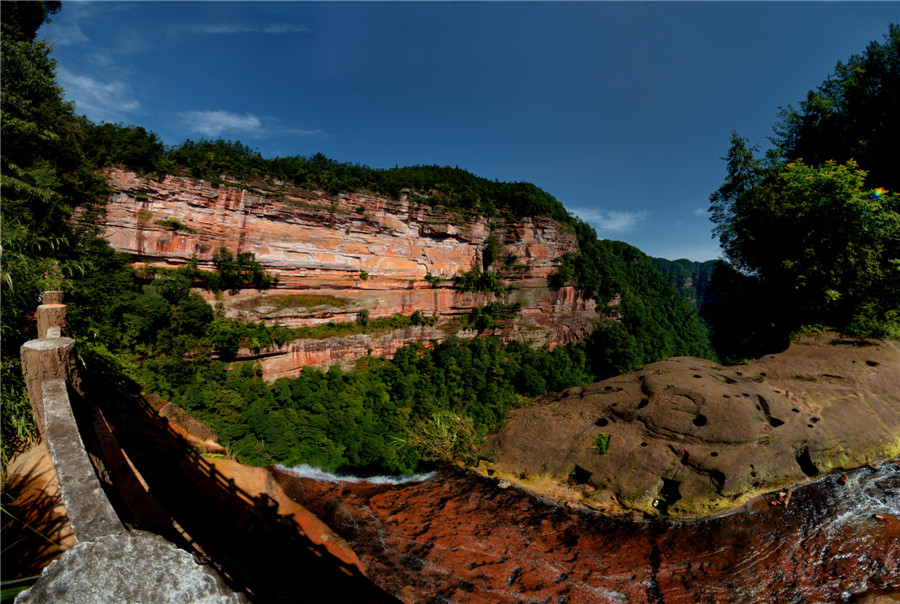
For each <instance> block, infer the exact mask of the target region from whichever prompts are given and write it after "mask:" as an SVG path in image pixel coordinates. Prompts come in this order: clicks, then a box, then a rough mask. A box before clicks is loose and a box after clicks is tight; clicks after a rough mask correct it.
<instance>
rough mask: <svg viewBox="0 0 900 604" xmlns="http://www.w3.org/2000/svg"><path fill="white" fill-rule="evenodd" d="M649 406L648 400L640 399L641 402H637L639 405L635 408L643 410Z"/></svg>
mask: <svg viewBox="0 0 900 604" xmlns="http://www.w3.org/2000/svg"><path fill="white" fill-rule="evenodd" d="M649 404H650V399H647V398H642V399H641V402H639V403H638V404H637V408H638V409H643V408H644V407H646V406H647V405H649Z"/></svg>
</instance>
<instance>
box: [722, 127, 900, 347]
mask: <svg viewBox="0 0 900 604" xmlns="http://www.w3.org/2000/svg"><path fill="white" fill-rule="evenodd" d="M728 161H729V175H730V176H729V180H728V181H727V182H726V184H725V185H723V187H722V188H720V189H719V191H718V192H716V194H714V195H713V197H712V201H713V220H714V221H715V222H716V223H717V225H718V226H717V228H716V231H717V233H718V235H719V241H720V243H721V245H722V249H723V251H724V252H725V254H726V256H727V257H728V258H729V260H730V261H731V262H732V263H733V264H734V266H735V267H736V268H738V269H741V270H744V271H746V272H747V273H748V274H751V275H753V276H754V277H756V278H757V279H758V280H759V281H760V286H759V288H760V290H761V291H765V292H766V294H767V297H766V299H765V300H761V301H760V302H762V303H763V304H767V305H777V308H778V311H777V312H776V313H775V314H776V315H777V322H778V323H779V324H780V325H781V326H782V327H783V329H785V330H791V329H796V328H797V327H799V326H800V325H802V324H809V323H822V324H827V325H831V326H835V327H838V328H841V329H854V330H856V331H859V332H861V333H868V334H871V335H881V336H885V335H891V334H900V302H898V301H900V196H898V195H896V194H893V193H889V192H881V191H873V190H871V189H869V190H867V189H865V185H864V179H865V171H863V170H860V169H859V168H858V167H857V165H856V163H855V162H853V161H848V162H847V164H845V165H839V164H835V163H834V162H826V163H825V164H824V165H823V166H822V167H820V168H813V167H810V166H807V165H806V164H804V163H802V162H800V161H796V162H790V163H785V162H782V161H780V160H778V159H772V158H768V159H766V160H759V159H756V158H755V157H753V154H752V151H751V150H749V149H747V147H746V141H744V140H743V139H741V138H740V137H734V138H733V139H732V148H731V150H730V151H729V154H728Z"/></svg>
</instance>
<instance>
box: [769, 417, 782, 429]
mask: <svg viewBox="0 0 900 604" xmlns="http://www.w3.org/2000/svg"><path fill="white" fill-rule="evenodd" d="M769 425H770V426H772V427H773V428H777V427H778V426H783V425H784V422H783V421H782V420H780V419H778V418H777V417H770V418H769Z"/></svg>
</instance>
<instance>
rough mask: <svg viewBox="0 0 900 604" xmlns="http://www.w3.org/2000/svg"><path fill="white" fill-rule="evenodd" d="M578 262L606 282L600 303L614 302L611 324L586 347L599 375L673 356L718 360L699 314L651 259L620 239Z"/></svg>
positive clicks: (597, 247) (602, 243) (601, 244)
mask: <svg viewBox="0 0 900 604" xmlns="http://www.w3.org/2000/svg"><path fill="white" fill-rule="evenodd" d="M584 249H587V250H589V253H590V254H591V255H588V254H586V253H582V257H581V258H579V259H576V261H575V263H576V265H577V266H580V267H581V268H580V270H582V271H584V274H585V275H588V276H589V277H590V278H591V279H594V280H595V281H597V282H599V283H601V284H602V285H601V287H600V295H599V297H598V306H599V307H600V309H601V311H602V310H603V305H604V304H613V306H610V307H608V309H607V310H608V312H612V313H613V314H614V315H617V320H616V321H610V322H606V323H605V324H604V325H602V326H601V327H600V328H599V329H598V330H597V331H595V332H594V334H593V335H591V337H590V338H589V339H588V340H587V342H586V343H585V345H586V346H587V350H588V357H589V358H590V360H591V370H592V372H593V373H594V375H596V376H597V377H598V378H601V379H602V378H606V377H611V376H613V375H617V374H620V373H626V372H628V371H634V370H635V369H638V368H640V367H642V366H643V365H646V364H647V363H652V362H655V361H659V360H662V359H666V358H669V357H673V356H696V357H701V358H707V359H715V358H716V354H715V352H714V351H713V349H712V347H711V346H710V344H709V339H708V337H707V334H706V328H705V326H704V325H703V323H702V322H701V321H700V320H699V319H698V317H697V313H696V312H695V311H694V310H693V309H692V308H691V307H690V306H689V305H688V304H687V303H686V302H685V301H684V299H683V298H682V297H681V295H680V294H679V293H678V292H677V291H675V288H674V287H672V285H671V284H670V283H669V282H668V281H666V280H665V278H664V277H663V276H662V274H660V272H659V271H658V270H656V268H655V267H654V266H653V264H652V262H651V261H650V258H649V257H648V256H647V255H646V254H644V253H643V252H641V251H640V250H638V249H637V248H635V247H633V246H630V245H628V244H627V243H623V242H621V241H608V240H602V241H599V240H595V243H594V244H593V245H588V246H584Z"/></svg>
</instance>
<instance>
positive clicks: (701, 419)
mask: <svg viewBox="0 0 900 604" xmlns="http://www.w3.org/2000/svg"><path fill="white" fill-rule="evenodd" d="M708 421H709V420H707V419H706V416H705V415H703V414H702V413H701V414H699V415H697V417H695V418H694V421H693V422H691V423H692V424H694V425H695V426H705V425H706V422H708Z"/></svg>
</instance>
